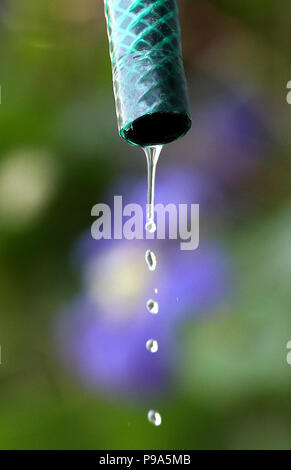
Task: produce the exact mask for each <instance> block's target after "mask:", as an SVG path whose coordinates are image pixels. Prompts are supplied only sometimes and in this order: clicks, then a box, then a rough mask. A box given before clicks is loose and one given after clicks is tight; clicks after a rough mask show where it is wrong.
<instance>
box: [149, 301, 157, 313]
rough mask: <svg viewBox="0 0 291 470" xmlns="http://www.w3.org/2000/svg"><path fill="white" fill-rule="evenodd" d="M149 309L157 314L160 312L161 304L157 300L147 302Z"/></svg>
mask: <svg viewBox="0 0 291 470" xmlns="http://www.w3.org/2000/svg"><path fill="white" fill-rule="evenodd" d="M147 309H148V311H149V312H150V313H153V314H157V313H158V312H159V304H158V302H156V301H155V300H152V299H150V300H148V301H147Z"/></svg>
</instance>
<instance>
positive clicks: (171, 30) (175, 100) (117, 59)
mask: <svg viewBox="0 0 291 470" xmlns="http://www.w3.org/2000/svg"><path fill="white" fill-rule="evenodd" d="M105 16H106V20H107V29H108V38H109V50H110V56H111V62H112V75H113V88H114V95H115V104H116V114H117V120H118V128H119V133H120V135H121V137H122V138H123V139H125V140H126V141H127V142H129V143H130V144H133V145H140V146H142V147H146V146H150V145H162V144H166V143H169V142H172V141H174V140H176V139H177V138H179V137H181V136H183V135H184V134H186V132H187V131H188V130H189V128H190V127H191V119H190V113H189V104H188V96H187V87H186V79H185V73H184V67H183V60H182V48H181V39H180V26H179V16H178V6H177V1H176V0H105Z"/></svg>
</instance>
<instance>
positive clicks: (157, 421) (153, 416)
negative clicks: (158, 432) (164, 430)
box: [148, 410, 162, 426]
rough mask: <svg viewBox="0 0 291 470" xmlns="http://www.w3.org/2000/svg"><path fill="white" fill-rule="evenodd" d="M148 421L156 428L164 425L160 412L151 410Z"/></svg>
mask: <svg viewBox="0 0 291 470" xmlns="http://www.w3.org/2000/svg"><path fill="white" fill-rule="evenodd" d="M148 420H149V422H150V423H152V424H154V425H155V426H160V425H161V424H162V417H161V415H160V413H159V412H158V411H155V410H150V411H149V412H148Z"/></svg>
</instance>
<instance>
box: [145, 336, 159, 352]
mask: <svg viewBox="0 0 291 470" xmlns="http://www.w3.org/2000/svg"><path fill="white" fill-rule="evenodd" d="M146 348H147V350H148V351H150V352H151V353H156V352H157V351H158V349H159V345H158V342H157V341H156V340H155V339H148V340H147V342H146Z"/></svg>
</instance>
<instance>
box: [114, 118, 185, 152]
mask: <svg viewBox="0 0 291 470" xmlns="http://www.w3.org/2000/svg"><path fill="white" fill-rule="evenodd" d="M190 127H191V121H190V119H189V117H188V116H187V115H186V114H179V113H153V114H146V115H145V116H142V117H141V118H139V119H137V120H136V121H134V122H133V123H132V124H131V126H130V128H129V129H127V130H124V131H123V134H124V138H125V139H126V140H128V141H130V142H131V143H134V144H136V145H141V146H142V147H146V146H149V145H162V144H168V143H169V142H173V141H174V140H176V139H178V138H179V137H182V136H183V135H184V134H186V132H187V131H188V130H189V128H190Z"/></svg>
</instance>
